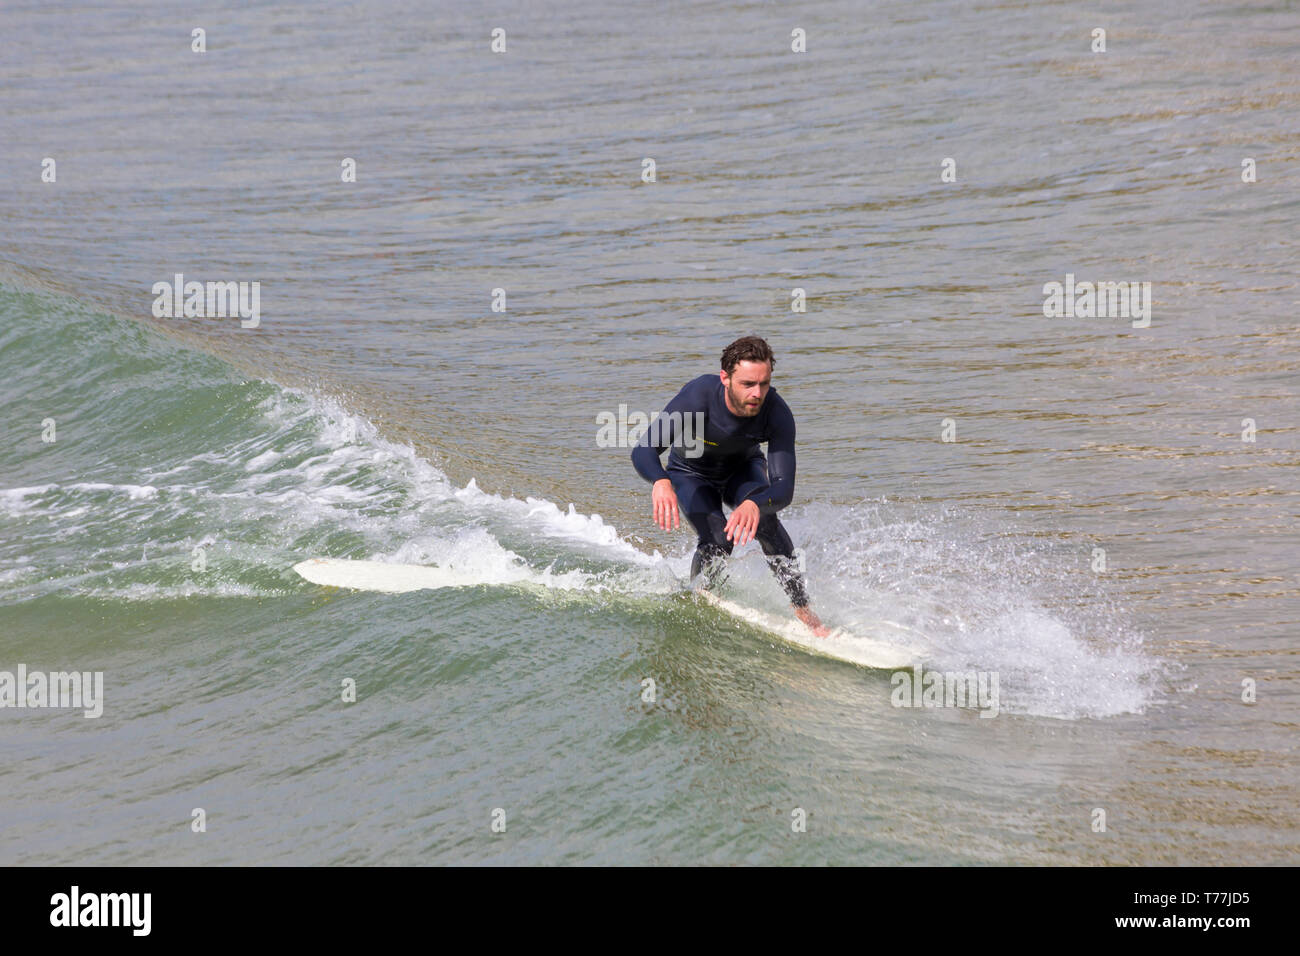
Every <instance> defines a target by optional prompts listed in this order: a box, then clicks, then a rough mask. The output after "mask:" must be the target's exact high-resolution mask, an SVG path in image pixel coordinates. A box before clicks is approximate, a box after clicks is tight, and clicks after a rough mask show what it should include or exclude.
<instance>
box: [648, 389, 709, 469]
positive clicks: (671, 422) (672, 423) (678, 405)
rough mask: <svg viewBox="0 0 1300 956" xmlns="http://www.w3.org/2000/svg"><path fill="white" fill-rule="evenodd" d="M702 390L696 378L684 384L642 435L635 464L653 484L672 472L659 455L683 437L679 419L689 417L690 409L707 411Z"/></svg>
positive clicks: (682, 419) (692, 410)
mask: <svg viewBox="0 0 1300 956" xmlns="http://www.w3.org/2000/svg"><path fill="white" fill-rule="evenodd" d="M698 391H699V389H697V388H696V387H695V383H694V382H691V383H688V384H687V385H686V386H685V387H683V388H682V390H681V391H680V392H678V393H677V395H676V396H675V397H674V398H673V400H672V401H671V402H669V403H668V407H667V408H665V409H664V410H663V414H661V415H660V416H659V419H658V421H657V422H656V423H654V424H652V425H651V427H650V428H648V429H646V433H645V434H644V435H642V436H641V441H640V442H638V443H637V446H636V447H635V448H633V449H632V466H633V467H634V468H636V473H637V474H638V475H640V476H641V477H642V478H644V479H645V480H646V481H648V482H650V483H651V484H654V483H655V482H656V481H659V480H660V479H663V478H667V477H668V472H667V471H665V470H664V466H663V464H662V462H660V461H659V458H660V456H661V455H663V453H664V452H666V451H667V450H668V449H669V448H671V447H672V446H673V445H674V444H675V443H677V442H678V441H680V440H681V436H680V435H679V434H678V427H677V423H678V422H681V421H685V420H686V414H687V413H689V412H697V411H703V406H702V405H701V404H700V400H699V396H698V394H697V393H698ZM672 412H681V414H680V415H673V414H671V413H672ZM651 439H656V440H657V441H658V444H651Z"/></svg>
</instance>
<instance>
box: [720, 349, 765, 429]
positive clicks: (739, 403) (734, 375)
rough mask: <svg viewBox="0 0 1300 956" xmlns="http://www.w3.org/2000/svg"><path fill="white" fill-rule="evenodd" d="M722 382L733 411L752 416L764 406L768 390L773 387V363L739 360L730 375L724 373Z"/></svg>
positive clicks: (729, 405) (735, 413)
mask: <svg viewBox="0 0 1300 956" xmlns="http://www.w3.org/2000/svg"><path fill="white" fill-rule="evenodd" d="M722 384H723V386H724V387H725V388H726V390H727V406H728V408H729V410H730V411H731V413H732V414H733V415H739V416H741V417H742V418H752V417H753V416H755V415H757V414H758V410H759V409H760V408H762V407H763V400H764V399H765V398H767V390H768V389H769V388H771V387H772V363H770V362H737V363H736V367H735V368H734V369H732V371H731V374H730V375H728V374H727V373H726V372H723V373H722Z"/></svg>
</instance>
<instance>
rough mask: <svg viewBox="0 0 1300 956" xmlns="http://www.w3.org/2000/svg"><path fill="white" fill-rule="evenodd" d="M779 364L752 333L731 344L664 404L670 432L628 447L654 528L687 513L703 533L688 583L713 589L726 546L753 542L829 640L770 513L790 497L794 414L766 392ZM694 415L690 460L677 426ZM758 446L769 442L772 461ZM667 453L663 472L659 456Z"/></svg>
mask: <svg viewBox="0 0 1300 956" xmlns="http://www.w3.org/2000/svg"><path fill="white" fill-rule="evenodd" d="M775 364H776V358H775V356H773V354H772V349H771V348H770V347H769V346H768V344H767V343H766V342H765V341H763V340H762V339H760V338H759V337H758V336H755V335H749V336H745V337H744V338H739V339H736V341H734V342H732V343H731V344H730V345H728V346H727V347H726V349H724V350H723V352H722V369H721V372H720V373H719V375H718V376H717V377H714V376H713V375H701V376H700V377H699V378H697V379H694V380H693V381H691V382H688V383H687V384H686V386H685V387H684V388H683V389H682V390H681V391H680V392H678V393H677V397H676V398H674V399H673V400H672V401H671V402H669V403H668V406H667V408H665V409H664V413H663V415H662V416H661V420H663V421H666V422H667V423H668V424H667V427H663V428H658V429H651V431H649V432H647V433H646V434H645V435H644V436H643V437H642V439H641V442H640V444H639V445H638V446H637V447H636V448H634V449H632V464H633V465H634V466H635V468H636V470H637V474H639V475H640V476H641V477H642V478H644V479H645V480H646V481H649V482H650V483H651V484H652V485H653V486H654V489H653V491H652V492H651V501H652V503H653V506H654V520H655V523H656V524H657V525H659V526H660V527H661V528H663V529H664V530H665V531H669V530H671V529H673V528H677V527H680V525H681V521H680V518H679V512H680V511H685V512H686V517H687V519H688V520H689V521H690V523H691V525H692V526H693V527H694V528H695V531H696V533H697V534H698V535H699V541H698V542H697V544H696V546H695V556H694V557H693V558H692V560H691V579H692V580H695V579H696V578H697V577H698V575H699V574H700V572H701V571H704V572H705V575H706V582H707V583H706V587H707V586H711V585H712V584H713V583H714V582H715V581H716V580H717V578H718V575H719V574H720V573H721V570H722V568H723V566H724V565H725V562H726V558H727V556H728V555H730V554H731V549H732V548H733V547H734V546H735V545H738V544H745V543H746V542H748V541H751V540H753V539H755V538H757V539H758V543H759V545H760V546H761V547H762V549H763V553H764V554H765V555H767V563H768V565H769V566H770V567H771V568H772V570H773V572H774V573H775V574H776V577H777V580H779V581H780V582H781V586H782V587H783V588H784V589H785V592H786V594H787V595H789V597H790V603H791V604H792V605H793V606H794V612H795V614H796V615H797V616H798V618H799V620H801V621H803V623H804V624H805V625H807V627H808V628H810V629H811V630H812V632H813V633H814V634H816V635H817V636H818V637H826V636H827V635H828V634H829V633H830V629H829V628H827V627H825V626H823V625H822V622H821V620H820V619H819V618H818V617H817V615H816V614H814V613H813V610H812V608H810V607H809V606H808V594H807V592H806V590H805V589H804V580H803V574H802V573H800V571H799V568H798V566H797V565H796V563H795V560H794V544H793V543H792V542H791V541H790V535H788V534H787V533H786V530H785V528H784V527H783V526H782V525H781V522H780V521H779V520H778V519H777V516H776V513H777V512H778V511H780V510H781V509H782V508H784V507H785V506H786V505H788V504H789V503H790V502H791V500H793V498H794V415H793V414H792V413H791V411H790V406H789V405H787V404H786V403H785V399H783V398H781V396H780V395H778V394H777V393H776V389H774V388H772V387H771V383H772V366H773V365H775ZM674 413H677V414H674ZM700 413H702V414H703V421H704V433H703V435H700V436H697V437H696V440H697V441H699V440H702V442H703V451H702V453H698V454H696V455H695V456H694V457H692V455H691V454H689V453H688V454H684V453H683V450H682V449H683V442H682V437H683V436H682V435H681V434H679V423H681V422H687V421H699V420H700V419H699V418H697V417H696V416H697V415H698V414H700ZM652 439H653V440H654V441H655V442H658V443H661V444H652ZM760 442H767V451H768V456H769V457H768V458H764V457H763V453H762V451H760V450H759V447H758V446H759V443H760ZM668 448H671V449H672V451H671V452H670V453H669V455H668V467H667V469H666V470H665V468H664V467H663V465H662V464H661V463H660V461H659V456H660V455H662V454H663V453H664V451H665V450H667V449H668ZM679 503H680V504H679ZM724 503H725V504H727V505H729V506H731V507H732V508H733V509H734V510H733V511H732V512H731V516H730V517H724V516H723V514H722V506H723V504H724Z"/></svg>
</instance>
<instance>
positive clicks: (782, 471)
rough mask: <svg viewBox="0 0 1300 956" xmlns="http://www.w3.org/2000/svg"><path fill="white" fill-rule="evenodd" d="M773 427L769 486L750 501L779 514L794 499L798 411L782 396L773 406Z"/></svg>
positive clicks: (764, 511) (764, 510)
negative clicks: (796, 420) (795, 417)
mask: <svg viewBox="0 0 1300 956" xmlns="http://www.w3.org/2000/svg"><path fill="white" fill-rule="evenodd" d="M771 426H772V430H771V432H770V433H769V434H768V439H767V487H766V488H760V489H759V490H758V491H756V492H754V493H753V494H752V495H750V496H749V497H748V498H747V499H745V500H746V501H752V502H754V504H756V505H758V512H759V514H765V515H766V514H775V513H776V512H778V511H780V510H781V509H782V508H784V507H785V506H786V505H788V504H789V503H790V502H792V501H794V413H793V412H791V411H790V406H789V405H787V404H786V403H785V400H784V399H782V400H781V401H780V403H779V404H774V405H773V406H772V419H771Z"/></svg>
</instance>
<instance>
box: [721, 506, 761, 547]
mask: <svg viewBox="0 0 1300 956" xmlns="http://www.w3.org/2000/svg"><path fill="white" fill-rule="evenodd" d="M758 518H759V514H758V505H756V504H754V502H752V501H750V500H749V499H748V498H746V499H745V500H744V501H742V502H741V503H740V507H738V508H737V509H736V510H735V511H733V512H732V513H731V517H729V518H728V519H727V527H726V532H727V540H728V541H730V542H731V543H732V544H735V545H741V544H745V543H746V542H749V541H753V540H754V535H755V534H757V533H758Z"/></svg>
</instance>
